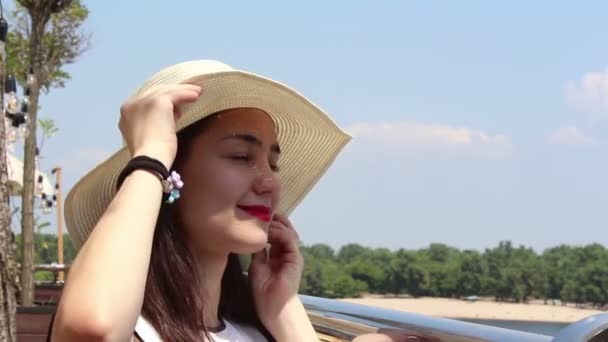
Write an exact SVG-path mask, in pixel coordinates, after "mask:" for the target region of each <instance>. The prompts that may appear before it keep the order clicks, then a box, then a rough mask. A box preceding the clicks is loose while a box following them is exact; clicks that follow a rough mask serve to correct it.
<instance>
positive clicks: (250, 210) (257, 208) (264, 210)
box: [238, 205, 271, 222]
mask: <svg viewBox="0 0 608 342" xmlns="http://www.w3.org/2000/svg"><path fill="white" fill-rule="evenodd" d="M238 208H239V209H241V210H243V211H244V212H246V213H247V214H249V215H251V216H253V217H256V218H258V219H260V220H262V221H264V222H270V213H271V210H270V208H268V207H265V206H261V205H239V206H238Z"/></svg>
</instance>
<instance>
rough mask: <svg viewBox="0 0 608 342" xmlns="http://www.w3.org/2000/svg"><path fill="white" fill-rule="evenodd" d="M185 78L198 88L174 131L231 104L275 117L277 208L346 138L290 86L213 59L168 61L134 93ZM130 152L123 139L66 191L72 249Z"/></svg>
mask: <svg viewBox="0 0 608 342" xmlns="http://www.w3.org/2000/svg"><path fill="white" fill-rule="evenodd" d="M184 81H188V82H189V83H195V84H200V85H201V86H202V88H203V93H202V95H201V97H200V98H199V99H198V100H196V101H195V102H193V103H190V104H187V105H184V106H182V107H181V108H180V110H181V113H182V115H181V117H180V119H179V121H178V122H177V130H178V132H179V131H180V130H182V129H184V128H185V127H188V126H189V125H192V124H193V123H195V122H197V121H199V120H201V119H203V118H205V117H207V116H209V115H211V114H214V113H216V112H219V111H222V110H226V109H232V108H243V107H248V108H258V109H260V110H263V111H264V112H266V113H268V114H269V115H270V117H271V118H272V119H273V120H274V122H275V124H276V125H277V126H278V127H277V128H278V140H279V145H280V146H281V162H280V163H281V172H280V173H279V178H280V182H281V186H282V196H281V201H280V204H279V208H278V210H279V211H280V212H282V213H285V214H287V215H289V214H290V213H291V212H292V211H293V209H294V208H295V207H296V206H297V205H298V204H299V203H300V202H301V201H302V199H303V198H304V197H305V196H306V194H307V193H308V192H309V191H310V190H311V189H312V188H313V186H314V185H315V184H316V183H317V181H318V180H319V178H320V177H321V176H322V175H323V174H324V173H325V171H327V169H328V168H329V166H330V165H331V164H332V162H333V161H334V160H335V158H336V157H337V155H338V153H339V152H340V151H341V150H342V149H343V147H344V146H345V145H346V143H348V141H349V140H350V139H351V137H350V136H349V135H348V134H347V133H345V132H344V131H343V130H341V129H340V128H339V127H338V126H337V125H336V123H335V122H334V121H333V120H332V119H331V118H330V117H329V115H327V114H326V113H325V112H324V111H323V110H321V109H320V108H319V107H317V106H316V105H314V104H313V103H312V102H310V101H309V100H308V99H306V98H305V97H304V96H302V95H301V94H299V93H298V92H296V91H295V90H293V89H291V88H289V87H287V86H286V85H283V84H281V83H279V82H276V81H274V80H271V79H269V78H265V77H262V76H258V75H255V74H253V73H250V72H246V71H242V70H237V69H233V68H232V67H230V66H228V65H226V64H223V63H221V62H218V61H212V60H199V61H189V62H184V63H180V64H177V65H173V66H170V67H167V68H165V69H163V70H161V71H160V72H158V73H156V74H155V75H154V76H152V77H151V78H150V79H148V80H147V81H146V82H145V83H144V84H143V85H142V86H141V87H140V88H139V89H138V90H137V91H136V92H135V94H134V96H135V95H137V94H139V93H141V92H143V91H145V90H146V89H149V88H150V87H153V86H157V85H160V84H177V83H181V82H184ZM130 158H131V155H130V153H129V151H128V149H127V147H126V146H124V142H123V148H121V149H120V150H119V151H118V152H116V153H114V154H113V155H112V156H111V157H110V158H108V159H107V160H105V161H104V162H102V163H101V164H99V165H98V166H97V167H95V168H94V169H93V170H92V171H90V172H89V173H87V174H86V175H85V176H84V177H83V178H82V179H80V180H79V181H78V183H76V185H75V186H74V187H73V188H72V189H71V190H70V192H69V193H68V195H67V197H66V200H65V221H66V225H67V229H68V232H69V233H70V237H71V239H72V241H73V243H74V247H75V248H76V249H77V250H78V249H80V247H82V245H83V244H84V242H85V241H86V239H87V238H88V236H89V234H90V233H91V231H92V230H93V228H94V227H95V225H96V223H97V221H98V220H99V219H100V217H101V216H102V214H103V213H104V211H105V210H106V208H107V207H108V205H109V204H110V202H111V201H112V198H113V197H114V195H115V193H116V179H117V177H118V174H119V173H120V171H121V170H122V169H123V168H124V166H125V165H126V164H127V162H128V161H129V160H130ZM186 186H187V185H186Z"/></svg>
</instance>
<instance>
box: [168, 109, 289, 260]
mask: <svg viewBox="0 0 608 342" xmlns="http://www.w3.org/2000/svg"><path fill="white" fill-rule="evenodd" d="M211 120H212V121H211V122H210V123H209V125H208V126H207V127H206V128H205V129H204V130H203V132H201V133H200V134H198V135H196V136H195V137H194V138H193V140H192V141H191V148H190V149H189V150H188V151H187V152H186V153H187V155H185V156H183V157H182V158H181V160H184V162H183V164H182V165H177V169H178V172H180V174H181V176H182V180H183V181H184V187H183V188H182V190H181V197H180V199H179V200H178V201H177V202H176V203H175V204H174V205H176V210H177V215H178V219H179V221H180V222H181V223H182V225H183V228H184V229H185V230H186V232H185V233H186V236H187V239H188V243H189V245H190V247H191V248H193V249H194V252H195V253H201V252H202V253H205V254H207V253H213V254H226V253H229V252H232V253H242V254H245V253H253V252H257V251H259V250H261V249H262V248H264V246H265V245H266V242H267V239H268V235H267V233H268V227H269V224H270V219H271V218H272V215H273V214H274V211H275V209H276V207H277V206H278V203H279V191H280V186H279V181H278V178H277V173H276V171H277V162H278V159H279V153H280V151H279V146H278V143H277V133H276V128H275V126H274V122H273V121H272V119H271V118H270V117H269V116H268V115H267V114H266V113H265V112H263V111H261V110H258V109H253V108H239V109H232V110H228V111H224V112H221V113H218V114H216V115H215V116H214V117H213V118H211Z"/></svg>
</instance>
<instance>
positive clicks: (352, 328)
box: [300, 295, 608, 342]
mask: <svg viewBox="0 0 608 342" xmlns="http://www.w3.org/2000/svg"><path fill="white" fill-rule="evenodd" d="M300 297H301V299H302V301H303V302H304V305H305V307H306V309H307V311H308V312H309V314H310V315H311V320H312V321H313V324H314V325H315V328H316V329H317V330H318V331H320V332H323V333H327V334H329V335H333V336H337V337H342V338H344V339H345V340H349V339H352V338H354V337H355V336H358V335H359V334H361V333H365V332H375V331H377V330H378V329H379V328H380V329H381V331H386V332H390V333H391V334H392V335H393V336H400V338H402V340H403V341H408V339H407V338H410V339H409V341H433V342H438V341H446V342H480V341H509V342H510V341H530V342H537V341H538V342H540V341H553V342H579V341H580V342H600V341H604V338H606V336H604V335H607V334H608V331H607V332H606V333H604V334H602V332H604V331H606V329H608V313H602V314H597V315H594V316H591V317H588V318H585V319H582V320H580V321H578V322H575V323H572V324H571V325H568V326H567V327H565V328H564V329H562V330H561V331H560V332H559V333H558V335H557V336H555V337H552V336H545V335H540V334H533V333H527V332H522V331H518V330H510V329H504V328H497V327H492V326H488V325H483V324H477V323H469V322H463V321H458V320H454V319H446V318H437V317H431V316H426V315H421V314H414V313H409V312H403V311H396V310H389V309H383V308H378V307H374V306H367V305H362V304H354V303H347V302H342V301H338V300H332V299H325V298H319V297H311V296H305V295H301V296H300ZM600 334H601V335H602V336H600ZM607 341H608V339H607Z"/></svg>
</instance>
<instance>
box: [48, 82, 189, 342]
mask: <svg viewBox="0 0 608 342" xmlns="http://www.w3.org/2000/svg"><path fill="white" fill-rule="evenodd" d="M199 95H200V87H199V86H195V85H187V84H182V85H173V86H162V87H157V88H154V89H151V90H150V91H148V92H146V93H144V94H142V95H140V96H138V97H136V98H134V99H132V100H130V101H129V102H127V103H125V105H123V107H122V109H121V114H122V116H121V120H120V124H119V127H120V129H121V131H122V134H123V137H124V138H125V141H126V142H127V146H128V147H129V150H130V152H131V154H132V155H134V156H137V155H147V156H149V157H152V158H156V159H158V160H160V161H161V162H162V163H164V164H165V166H167V167H170V165H171V164H172V163H173V160H174V158H175V153H176V151H177V137H176V135H175V118H174V111H175V109H174V108H175V106H177V105H178V104H180V103H183V102H191V101H194V100H195V99H196V98H198V96H199ZM161 200H162V186H161V183H160V181H159V179H158V176H156V175H154V174H152V173H150V172H148V171H143V170H136V171H134V172H133V173H131V175H130V176H128V177H127V178H126V179H125V181H124V183H123V184H122V186H121V188H120V190H119V191H118V193H117V194H116V196H115V197H114V199H113V200H112V202H111V203H110V205H109V206H108V208H107V209H106V211H105V212H104V214H103V216H102V217H101V218H100V220H99V221H98V222H97V224H96V225H95V228H94V229H93V232H92V233H91V235H90V236H89V238H88V240H87V241H86V243H85V244H84V245H83V246H82V248H81V249H80V251H79V252H78V255H77V256H76V259H75V260H74V263H73V264H72V265H71V267H70V271H69V275H68V279H67V281H66V284H65V288H64V290H63V293H62V296H61V300H60V303H59V305H58V308H57V317H56V319H55V322H54V325H53V327H54V328H53V334H52V341H62V342H64V341H85V340H86V341H131V338H132V335H133V329H134V327H135V324H136V322H137V318H138V316H139V314H140V311H141V306H142V303H143V297H144V292H145V284H146V278H147V274H148V268H149V262H150V255H151V251H152V240H153V237H154V227H155V226H156V220H157V218H158V213H159V209H160V205H161Z"/></svg>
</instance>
